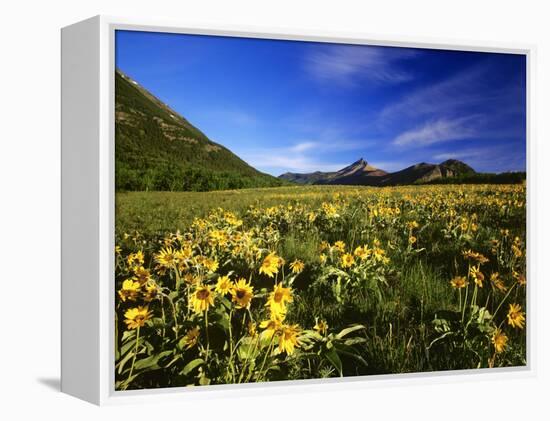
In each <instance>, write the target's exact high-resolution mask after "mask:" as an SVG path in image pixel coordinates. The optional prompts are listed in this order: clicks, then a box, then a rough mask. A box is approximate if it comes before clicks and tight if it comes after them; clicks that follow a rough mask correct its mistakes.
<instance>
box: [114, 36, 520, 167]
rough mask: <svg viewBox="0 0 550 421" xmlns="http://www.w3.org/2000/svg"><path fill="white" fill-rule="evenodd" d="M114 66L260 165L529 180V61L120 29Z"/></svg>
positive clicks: (503, 56) (499, 56)
mask: <svg viewBox="0 0 550 421" xmlns="http://www.w3.org/2000/svg"><path fill="white" fill-rule="evenodd" d="M116 65H117V67H118V68H119V69H121V70H122V71H124V72H125V73H126V74H128V75H129V76H130V77H131V78H133V79H135V80H136V81H137V82H138V83H140V84H141V85H142V86H144V87H145V88H146V89H148V90H149V91H151V92H152V93H153V94H154V95H156V96H157V97H158V98H159V99H161V100H162V101H164V102H165V103H167V104H169V105H170V106H171V107H172V108H174V109H175V110H176V111H177V112H179V113H180V114H181V115H183V116H184V117H185V118H187V119H188V120H189V121H190V122H191V123H192V124H193V125H195V126H196V127H198V128H199V129H200V130H202V131H203V132H204V133H205V134H206V135H207V136H208V137H209V138H210V139H212V140H214V141H216V142H218V143H221V144H222V145H224V146H226V147H227V148H229V149H230V150H231V151H233V152H234V153H236V154H237V155H238V156H239V157H241V158H242V159H244V160H245V161H247V162H248V163H249V164H250V165H252V166H254V167H255V168H257V169H259V170H261V171H264V172H267V173H270V174H273V175H279V174H281V173H284V172H286V171H291V172H312V171H316V170H320V171H334V170H338V169H340V168H342V167H344V166H346V165H349V164H350V163H352V162H354V161H356V160H357V159H359V158H361V157H362V158H364V159H365V160H366V161H368V162H369V163H371V164H372V165H374V166H376V167H378V168H381V169H384V170H386V171H396V170H399V169H402V168H405V167H407V166H409V165H413V164H416V163H419V162H432V163H438V162H442V161H444V160H446V159H449V158H455V159H460V160H463V161H464V162H466V163H468V164H469V165H471V166H472V167H473V168H474V169H475V170H477V171H487V172H502V171H525V155H526V141H525V139H526V134H525V133H526V86H525V80H526V75H525V74H526V64H525V58H524V56H521V55H513V54H495V53H478V52H476V53H474V52H458V51H447V50H429V49H410V48H393V47H376V46H357V45H343V44H332V43H312V42H296V41H280V40H262V39H246V38H231V37H213V36H200V35H181V34H161V33H150V32H149V33H148V32H137V31H117V35H116Z"/></svg>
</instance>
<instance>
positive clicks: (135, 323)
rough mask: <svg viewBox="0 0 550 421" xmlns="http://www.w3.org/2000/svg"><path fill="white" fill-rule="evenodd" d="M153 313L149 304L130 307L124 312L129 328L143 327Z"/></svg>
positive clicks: (125, 321)
mask: <svg viewBox="0 0 550 421" xmlns="http://www.w3.org/2000/svg"><path fill="white" fill-rule="evenodd" d="M151 315H152V313H151V312H150V311H149V307H147V306H145V307H142V306H138V307H134V308H130V309H128V310H126V312H125V313H124V317H125V320H124V323H126V326H127V327H128V329H137V328H138V327H143V326H144V325H145V322H146V321H147V320H149V319H150V318H151Z"/></svg>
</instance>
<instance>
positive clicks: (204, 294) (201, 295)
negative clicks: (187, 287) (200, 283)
mask: <svg viewBox="0 0 550 421" xmlns="http://www.w3.org/2000/svg"><path fill="white" fill-rule="evenodd" d="M209 295H210V291H208V290H207V289H201V290H199V291H197V298H198V299H199V300H206V299H207V298H208V296H209Z"/></svg>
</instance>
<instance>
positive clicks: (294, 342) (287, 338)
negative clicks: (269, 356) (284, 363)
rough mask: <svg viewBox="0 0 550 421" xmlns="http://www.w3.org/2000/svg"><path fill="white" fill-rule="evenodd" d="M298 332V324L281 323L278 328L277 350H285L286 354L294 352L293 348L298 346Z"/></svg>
mask: <svg viewBox="0 0 550 421" xmlns="http://www.w3.org/2000/svg"><path fill="white" fill-rule="evenodd" d="M299 334H300V326H298V325H283V326H281V328H280V335H279V352H283V351H284V352H286V353H287V355H292V354H293V353H294V348H295V347H299V346H300V340H299V338H298V335H299Z"/></svg>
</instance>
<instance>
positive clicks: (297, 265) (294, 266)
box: [290, 259, 305, 274]
mask: <svg viewBox="0 0 550 421" xmlns="http://www.w3.org/2000/svg"><path fill="white" fill-rule="evenodd" d="M304 267H305V265H304V262H302V261H301V260H298V259H296V260H294V261H293V262H292V263H291V264H290V269H291V270H292V273H296V274H298V273H301V272H302V271H303V270H304Z"/></svg>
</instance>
